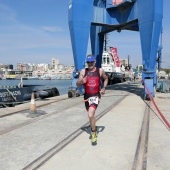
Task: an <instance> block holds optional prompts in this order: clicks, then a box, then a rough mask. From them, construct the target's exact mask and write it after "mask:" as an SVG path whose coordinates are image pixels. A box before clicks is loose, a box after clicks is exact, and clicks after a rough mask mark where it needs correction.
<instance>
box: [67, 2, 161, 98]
mask: <svg viewBox="0 0 170 170" xmlns="http://www.w3.org/2000/svg"><path fill="white" fill-rule="evenodd" d="M112 2H113V1H112V0H70V2H69V9H68V17H69V30H70V37H71V43H72V50H73V57H74V64H75V68H76V69H78V70H81V69H82V68H83V67H84V61H85V57H86V53H87V45H88V39H89V36H90V41H91V51H92V53H93V54H94V55H95V56H96V57H97V58H96V59H97V63H96V66H97V67H101V62H102V53H103V45H104V36H105V34H107V33H109V32H112V31H118V32H121V31H123V30H129V31H139V32H140V42H141V50H142V65H143V72H142V80H143V84H145V85H146V86H147V87H148V89H149V91H150V93H151V95H152V97H154V96H155V94H154V88H155V86H156V84H157V75H156V62H157V61H156V60H157V52H158V51H159V53H160V49H159V50H158V44H159V38H160V34H161V30H162V18H163V0H122V2H121V3H120V4H117V5H113V3H112ZM146 86H144V99H146V98H147V95H148V92H147V90H146Z"/></svg>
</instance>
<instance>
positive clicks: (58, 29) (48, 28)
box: [41, 26, 64, 32]
mask: <svg viewBox="0 0 170 170" xmlns="http://www.w3.org/2000/svg"><path fill="white" fill-rule="evenodd" d="M41 28H42V29H43V30H45V31H49V32H63V31H64V30H63V29H62V28H61V27H57V26H55V27H52V26H43V27H41Z"/></svg>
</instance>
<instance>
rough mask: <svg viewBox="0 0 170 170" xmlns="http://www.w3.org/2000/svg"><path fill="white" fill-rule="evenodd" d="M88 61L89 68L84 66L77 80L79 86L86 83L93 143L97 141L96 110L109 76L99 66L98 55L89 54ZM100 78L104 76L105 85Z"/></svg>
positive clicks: (87, 107) (86, 104)
mask: <svg viewBox="0 0 170 170" xmlns="http://www.w3.org/2000/svg"><path fill="white" fill-rule="evenodd" d="M86 63H87V66H88V68H84V69H82V70H81V72H80V76H79V79H78V81H77V83H76V84H77V86H78V87H79V86H81V85H84V88H85V93H84V101H85V107H86V110H87V111H88V117H89V120H90V126H91V140H92V143H95V142H97V129H96V120H95V117H94V115H95V111H96V109H97V106H98V104H99V102H100V98H101V94H102V95H103V94H105V88H106V86H107V84H108V78H107V76H106V74H105V72H104V70H103V69H102V68H97V67H96V66H95V64H96V57H95V56H93V55H88V56H87V57H86ZM100 78H103V80H104V85H103V87H102V88H101V81H100Z"/></svg>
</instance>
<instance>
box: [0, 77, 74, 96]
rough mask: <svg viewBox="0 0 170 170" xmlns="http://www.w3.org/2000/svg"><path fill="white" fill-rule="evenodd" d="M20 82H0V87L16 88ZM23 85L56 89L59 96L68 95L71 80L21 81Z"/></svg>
mask: <svg viewBox="0 0 170 170" xmlns="http://www.w3.org/2000/svg"><path fill="white" fill-rule="evenodd" d="M20 82H21V80H0V86H17V85H18V84H19V83H20ZM22 82H23V84H25V85H44V86H48V87H56V88H57V89H58V90H59V93H60V95H64V94H67V93H68V88H69V86H70V85H71V80H22Z"/></svg>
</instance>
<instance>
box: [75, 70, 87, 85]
mask: <svg viewBox="0 0 170 170" xmlns="http://www.w3.org/2000/svg"><path fill="white" fill-rule="evenodd" d="M84 74H85V69H82V70H81V72H80V75H79V79H78V81H77V83H76V85H77V86H78V87H80V86H81V85H82V84H84V83H85V82H86V77H84Z"/></svg>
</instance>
